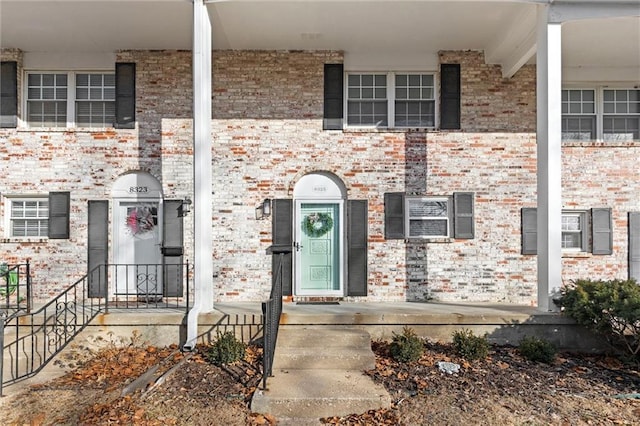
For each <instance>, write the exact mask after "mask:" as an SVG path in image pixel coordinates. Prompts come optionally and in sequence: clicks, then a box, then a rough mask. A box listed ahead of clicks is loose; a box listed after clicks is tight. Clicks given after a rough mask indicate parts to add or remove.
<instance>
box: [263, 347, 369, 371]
mask: <svg viewBox="0 0 640 426" xmlns="http://www.w3.org/2000/svg"><path fill="white" fill-rule="evenodd" d="M336 366H339V367H340V368H342V369H347V370H357V371H364V370H371V369H374V368H375V367H376V359H375V356H374V355H373V352H371V349H370V348H359V347H336V346H333V347H326V348H318V347H310V348H300V347H294V348H292V347H288V348H287V347H284V348H280V347H278V348H277V349H276V356H275V359H274V361H273V369H274V370H291V369H320V370H322V369H335V368H336Z"/></svg>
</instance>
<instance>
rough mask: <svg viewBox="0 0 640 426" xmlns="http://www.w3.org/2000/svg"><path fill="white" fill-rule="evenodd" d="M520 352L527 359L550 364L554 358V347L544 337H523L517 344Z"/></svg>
mask: <svg viewBox="0 0 640 426" xmlns="http://www.w3.org/2000/svg"><path fill="white" fill-rule="evenodd" d="M518 351H520V354H521V355H522V356H523V357H525V358H526V359H528V360H529V361H536V362H544V363H546V364H551V363H553V361H554V360H555V359H556V348H555V346H553V344H551V342H548V341H547V340H544V339H539V338H537V337H533V336H531V337H525V338H524V339H522V340H521V341H520V345H518Z"/></svg>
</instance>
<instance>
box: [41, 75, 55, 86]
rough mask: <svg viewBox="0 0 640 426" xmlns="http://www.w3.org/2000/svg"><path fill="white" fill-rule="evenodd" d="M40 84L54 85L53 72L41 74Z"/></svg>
mask: <svg viewBox="0 0 640 426" xmlns="http://www.w3.org/2000/svg"><path fill="white" fill-rule="evenodd" d="M42 85H43V86H55V75H54V74H42Z"/></svg>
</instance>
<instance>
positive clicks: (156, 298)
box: [90, 262, 193, 313]
mask: <svg viewBox="0 0 640 426" xmlns="http://www.w3.org/2000/svg"><path fill="white" fill-rule="evenodd" d="M192 266H193V265H191V264H190V263H189V262H186V263H172V264H162V265H156V264H112V265H103V266H101V268H103V269H101V270H97V271H94V272H92V274H91V275H90V278H91V279H90V281H91V288H90V291H91V292H90V295H91V296H93V295H95V294H99V295H100V297H104V298H105V299H107V300H109V302H108V303H107V306H106V310H107V312H108V310H109V309H111V308H118V309H120V308H123V309H144V308H151V309H153V308H176V309H184V310H185V312H187V313H188V311H189V309H190V308H191V304H192V300H191V296H192V294H191V293H192V291H193V289H191V285H190V284H191V283H190V275H191V269H192ZM109 283H111V285H109ZM109 289H111V296H109V293H108V291H109Z"/></svg>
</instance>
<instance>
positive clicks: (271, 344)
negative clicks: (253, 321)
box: [262, 247, 291, 389]
mask: <svg viewBox="0 0 640 426" xmlns="http://www.w3.org/2000/svg"><path fill="white" fill-rule="evenodd" d="M267 253H270V254H272V255H274V256H276V257H275V261H274V264H275V267H274V268H273V274H274V275H273V285H272V287H271V294H270V296H269V300H267V301H266V302H262V316H263V318H264V329H263V337H264V349H263V355H262V387H263V389H267V378H269V377H271V376H273V358H274V356H275V352H276V342H277V340H278V329H279V328H280V316H281V315H282V284H283V277H284V268H283V263H284V260H285V257H286V256H287V255H288V256H290V255H291V247H281V248H275V247H270V248H269V250H268V251H267Z"/></svg>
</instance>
